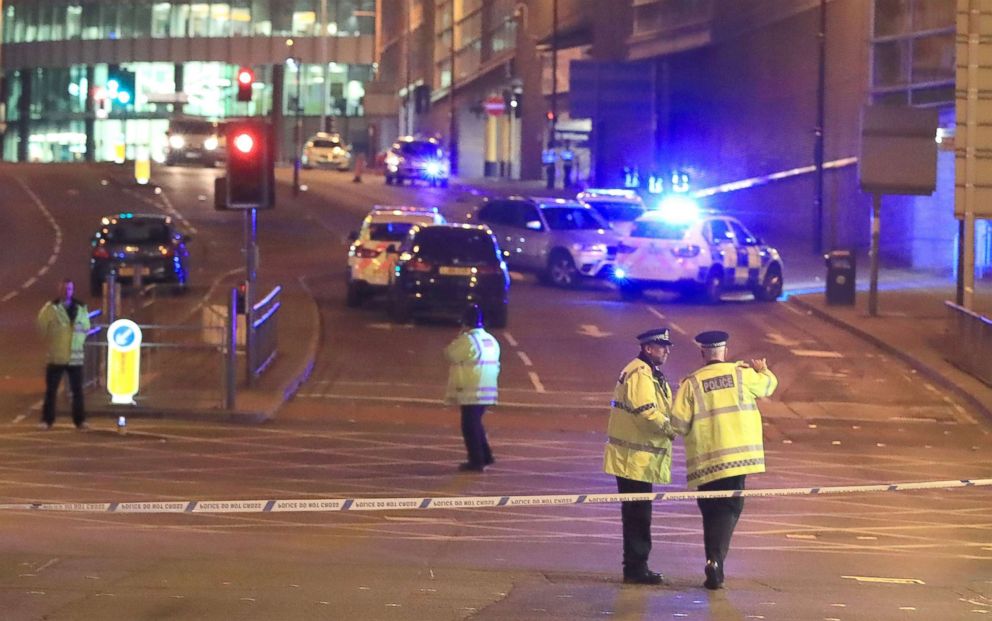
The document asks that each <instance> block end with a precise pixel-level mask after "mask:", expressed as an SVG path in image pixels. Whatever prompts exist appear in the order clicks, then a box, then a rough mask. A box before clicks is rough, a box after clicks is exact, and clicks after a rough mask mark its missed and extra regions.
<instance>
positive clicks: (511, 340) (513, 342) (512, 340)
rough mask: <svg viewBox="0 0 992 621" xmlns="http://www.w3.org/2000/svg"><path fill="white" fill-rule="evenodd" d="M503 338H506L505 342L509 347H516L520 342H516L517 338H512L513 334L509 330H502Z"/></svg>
mask: <svg viewBox="0 0 992 621" xmlns="http://www.w3.org/2000/svg"><path fill="white" fill-rule="evenodd" d="M503 338H505V339H506V342H507V343H509V344H510V346H511V347H517V346H519V345H520V343H518V342H517V339H515V338H513V335H512V334H510V333H509V332H505V331H504V332H503Z"/></svg>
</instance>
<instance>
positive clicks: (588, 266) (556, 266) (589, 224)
mask: <svg viewBox="0 0 992 621" xmlns="http://www.w3.org/2000/svg"><path fill="white" fill-rule="evenodd" d="M476 218H477V219H478V221H479V222H480V223H482V224H485V225H487V226H489V227H490V228H491V229H492V230H493V232H494V233H495V234H496V238H497V239H498V240H499V242H500V245H501V246H502V248H503V256H504V258H505V260H506V263H507V265H509V266H510V268H511V269H518V270H525V271H533V272H537V274H538V275H539V276H540V277H541V279H542V280H543V281H545V282H548V283H550V284H553V285H557V286H559V287H572V286H575V285H576V284H578V281H579V278H580V277H583V276H586V277H603V276H606V275H608V274H610V273H611V272H612V269H613V261H614V259H615V258H616V253H617V244H618V242H619V237H618V236H617V235H616V233H614V232H613V231H612V230H611V229H610V225H609V224H607V223H606V222H605V221H604V220H603V219H602V218H601V217H600V216H599V214H598V213H596V211H595V210H594V209H592V208H591V207H589V206H587V205H583V204H582V203H578V202H576V201H569V200H564V199H555V198H540V197H538V198H525V197H522V196H511V197H509V198H494V199H487V200H486V201H485V202H484V203H483V204H482V206H481V207H480V208H479V210H478V212H477V214H476Z"/></svg>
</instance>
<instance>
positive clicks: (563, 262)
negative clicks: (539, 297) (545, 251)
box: [547, 250, 579, 288]
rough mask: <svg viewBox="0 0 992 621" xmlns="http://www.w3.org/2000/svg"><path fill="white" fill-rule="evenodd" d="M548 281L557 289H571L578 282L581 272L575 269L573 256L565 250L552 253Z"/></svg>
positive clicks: (549, 261)
mask: <svg viewBox="0 0 992 621" xmlns="http://www.w3.org/2000/svg"><path fill="white" fill-rule="evenodd" d="M547 272H548V281H549V282H550V283H551V284H553V285H555V286H556V287H564V288H570V287H574V286H575V285H576V283H577V282H578V278H579V271H578V270H577V269H575V262H574V261H572V256H571V255H570V254H568V253H567V252H565V251H563V250H556V251H554V252H552V253H551V258H550V259H548V270H547Z"/></svg>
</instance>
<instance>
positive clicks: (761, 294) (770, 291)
mask: <svg viewBox="0 0 992 621" xmlns="http://www.w3.org/2000/svg"><path fill="white" fill-rule="evenodd" d="M783 284H784V283H783V282H782V268H780V267H779V266H777V265H772V266H769V268H768V271H767V272H765V277H764V279H762V281H761V286H759V287H755V288H754V299H756V300H759V301H761V302H774V301H775V300H777V299H778V298H779V296H780V295H782V287H783Z"/></svg>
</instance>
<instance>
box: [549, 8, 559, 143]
mask: <svg viewBox="0 0 992 621" xmlns="http://www.w3.org/2000/svg"><path fill="white" fill-rule="evenodd" d="M557 131H558V0H553V2H552V4H551V133H550V135H549V136H548V148H549V149H553V148H554V146H555V134H556V132H557Z"/></svg>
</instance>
